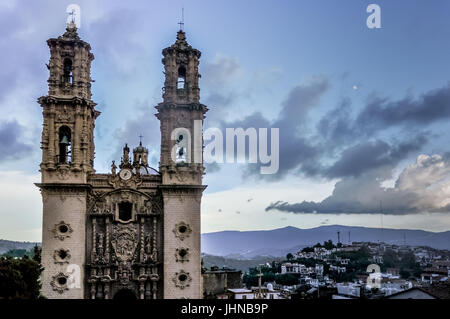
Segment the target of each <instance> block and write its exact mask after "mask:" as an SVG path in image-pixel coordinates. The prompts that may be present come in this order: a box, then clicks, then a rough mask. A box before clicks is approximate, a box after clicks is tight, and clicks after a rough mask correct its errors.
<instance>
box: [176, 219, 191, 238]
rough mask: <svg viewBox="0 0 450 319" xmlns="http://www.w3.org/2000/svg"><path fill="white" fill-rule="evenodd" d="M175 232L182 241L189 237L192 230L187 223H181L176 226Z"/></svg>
mask: <svg viewBox="0 0 450 319" xmlns="http://www.w3.org/2000/svg"><path fill="white" fill-rule="evenodd" d="M173 232H174V234H175V236H176V237H178V238H179V239H180V240H184V239H185V238H187V237H189V235H190V234H191V233H192V229H191V227H190V226H189V225H188V224H186V223H185V222H179V223H178V224H176V225H175V228H174V229H173Z"/></svg>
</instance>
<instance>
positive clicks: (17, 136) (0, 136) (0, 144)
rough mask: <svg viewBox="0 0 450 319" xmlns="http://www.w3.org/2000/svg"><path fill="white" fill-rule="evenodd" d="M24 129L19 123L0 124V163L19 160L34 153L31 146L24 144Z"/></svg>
mask: <svg viewBox="0 0 450 319" xmlns="http://www.w3.org/2000/svg"><path fill="white" fill-rule="evenodd" d="M24 129H25V128H24V127H22V126H21V125H20V124H19V123H17V121H9V122H4V123H0V149H1V150H2V151H1V152H0V162H2V161H5V160H12V159H17V158H19V157H23V156H26V155H28V154H30V153H31V152H32V151H33V148H32V146H31V145H28V144H26V143H23V142H22V140H23V135H22V133H23V131H24Z"/></svg>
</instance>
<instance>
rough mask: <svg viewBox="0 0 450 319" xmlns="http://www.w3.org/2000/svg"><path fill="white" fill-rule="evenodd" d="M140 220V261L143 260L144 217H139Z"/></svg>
mask: <svg viewBox="0 0 450 319" xmlns="http://www.w3.org/2000/svg"><path fill="white" fill-rule="evenodd" d="M140 222H141V234H140V235H141V252H140V255H141V256H140V261H141V263H143V262H144V253H145V229H144V222H145V218H144V217H141V219H140Z"/></svg>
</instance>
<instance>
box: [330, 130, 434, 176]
mask: <svg viewBox="0 0 450 319" xmlns="http://www.w3.org/2000/svg"><path fill="white" fill-rule="evenodd" d="M425 142H426V137H425V136H423V135H420V136H418V137H416V138H414V139H413V140H411V141H406V142H401V143H399V144H396V145H390V144H388V143H386V142H384V141H381V140H377V141H373V142H372V141H369V142H361V143H358V144H357V145H354V146H351V147H348V148H347V149H345V150H344V151H343V152H342V153H341V156H340V158H339V159H338V160H337V161H336V162H335V163H334V164H333V165H331V166H330V167H328V168H327V169H326V171H325V172H324V175H325V176H326V177H328V178H337V177H347V176H359V175H361V174H364V173H365V172H367V171H368V170H371V169H377V168H382V167H388V168H391V167H393V166H395V165H396V164H397V163H398V162H399V161H400V160H403V159H404V158H406V156H407V155H409V154H411V153H412V152H415V151H418V150H420V148H421V147H422V145H423V144H425Z"/></svg>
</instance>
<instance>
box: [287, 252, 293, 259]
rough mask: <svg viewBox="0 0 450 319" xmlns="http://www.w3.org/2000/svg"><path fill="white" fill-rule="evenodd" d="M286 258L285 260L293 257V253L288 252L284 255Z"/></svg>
mask: <svg viewBox="0 0 450 319" xmlns="http://www.w3.org/2000/svg"><path fill="white" fill-rule="evenodd" d="M286 259H287V260H292V259H294V255H292V254H291V253H289V254H287V255H286Z"/></svg>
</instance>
